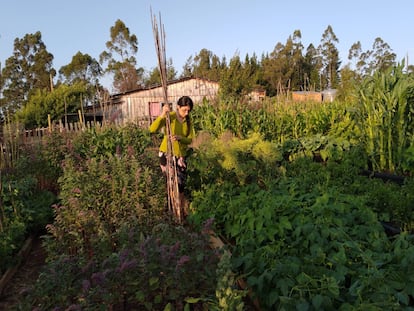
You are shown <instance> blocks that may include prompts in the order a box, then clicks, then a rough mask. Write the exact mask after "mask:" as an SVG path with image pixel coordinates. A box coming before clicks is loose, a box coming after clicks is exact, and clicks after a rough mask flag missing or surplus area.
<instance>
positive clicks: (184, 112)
mask: <svg viewBox="0 0 414 311" xmlns="http://www.w3.org/2000/svg"><path fill="white" fill-rule="evenodd" d="M190 112H191V108H190V107H189V106H178V114H179V116H180V117H181V118H182V119H185V118H186V117H187V116H188V115H189V114H190Z"/></svg>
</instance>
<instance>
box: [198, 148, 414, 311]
mask: <svg viewBox="0 0 414 311" xmlns="http://www.w3.org/2000/svg"><path fill="white" fill-rule="evenodd" d="M232 144H234V145H235V146H234V147H233V146H232ZM222 145H226V147H225V148H223V147H221V145H220V144H217V145H214V144H210V145H209V146H210V147H209V154H213V153H214V152H216V155H217V157H218V158H221V157H223V158H224V155H222V153H224V152H226V150H232V149H233V148H235V149H236V150H237V146H242V145H243V144H240V145H239V142H237V141H233V140H229V141H227V143H226V144H222ZM213 146H215V151H214V150H211V149H214V148H213ZM310 146H312V144H310ZM362 151H363V150H362V149H361V148H356V147H354V148H351V149H349V150H346V151H344V153H343V154H342V156H341V157H330V158H328V159H327V161H325V162H324V164H323V165H322V164H320V163H317V162H314V161H313V158H312V157H299V158H297V159H296V160H294V161H292V162H283V165H284V166H283V167H279V177H278V178H276V179H273V181H272V180H271V179H267V182H266V187H262V186H261V184H260V183H240V182H238V180H237V179H234V177H233V176H232V175H231V174H227V175H226V174H222V175H221V177H220V178H217V179H216V180H211V181H210V180H209V184H203V185H202V187H201V188H199V189H197V190H195V191H194V192H193V193H192V195H193V196H192V203H191V209H192V211H193V213H192V215H191V221H192V222H194V223H195V224H201V223H203V222H204V221H206V220H207V219H209V218H213V219H214V222H215V232H216V233H217V234H219V235H222V236H223V237H224V239H225V240H227V241H229V243H231V251H232V254H233V257H232V258H233V265H234V268H237V269H238V271H239V273H240V274H241V275H247V283H248V285H249V287H250V288H251V290H252V291H253V292H254V293H255V296H256V297H257V298H258V299H259V302H260V306H261V307H262V308H263V309H264V310H274V309H279V308H282V309H287V310H294V309H302V308H303V309H306V310H332V309H340V310H349V309H366V308H368V309H369V308H372V309H389V310H398V309H401V308H404V307H409V306H410V303H411V302H410V298H409V297H410V295H411V294H410V293H411V289H410V288H411V287H410V286H411V284H412V282H413V280H412V278H411V277H410V274H409V273H408V272H404V271H407V269H409V266H410V265H411V264H412V260H413V257H412V253H413V252H414V244H413V243H412V242H413V241H412V238H411V236H410V235H407V234H402V235H400V236H398V238H397V239H395V240H390V239H389V238H388V237H387V236H386V235H385V231H384V228H383V227H382V226H381V224H380V220H383V221H384V220H386V219H387V218H386V217H388V219H390V218H391V219H394V220H395V219H400V220H401V219H402V214H404V213H405V214H407V215H411V214H412V213H411V211H408V209H409V207H410V206H412V195H411V192H412V190H411V187H412V185H411V183H410V182H407V183H406V184H405V185H404V186H399V185H393V184H388V183H384V182H383V181H381V180H370V179H369V178H367V177H364V176H361V175H360V172H361V168H363V163H364V161H363V160H362V161H360V160H361V158H362V159H363V153H362V156H361V152H362ZM233 159H234V162H233V163H234V165H233V166H234V167H235V166H237V165H238V166H243V165H244V163H249V160H248V158H247V159H246V158H245V157H240V158H237V159H236V158H233ZM245 159H246V160H247V161H245ZM241 162H242V163H241ZM229 163H230V162H229ZM213 164H214V165H219V167H221V168H224V167H223V166H222V165H221V164H222V162H220V161H217V162H211V166H214V165H213ZM257 164H258V163H257ZM193 165H197V164H196V163H194V164H193ZM360 165H362V166H360ZM259 166H260V165H258V167H259ZM228 167H230V166H228ZM210 170H211V171H214V168H213V167H212V168H211V169H210ZM254 171H255V172H261V171H260V168H256V169H255V170H254ZM283 172H285V173H283ZM281 173H283V174H281ZM261 176H262V173H258V179H260V177H261ZM398 187H399V188H398ZM391 194H392V195H391ZM397 200H399V202H398V203H397V202H396V201H397ZM409 217H410V219H411V216H409ZM403 258H404V259H403ZM401 260H402V261H403V262H404V263H403V264H402V271H403V272H400V271H401V270H400V268H399V267H398V264H396V263H397V262H399V261H401ZM391 280H392V281H391Z"/></svg>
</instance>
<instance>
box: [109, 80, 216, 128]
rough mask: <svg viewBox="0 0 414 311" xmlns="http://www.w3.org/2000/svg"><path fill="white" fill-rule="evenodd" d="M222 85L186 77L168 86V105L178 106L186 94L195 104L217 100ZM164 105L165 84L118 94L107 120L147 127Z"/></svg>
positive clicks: (112, 103)
mask: <svg viewBox="0 0 414 311" xmlns="http://www.w3.org/2000/svg"><path fill="white" fill-rule="evenodd" d="M218 89H219V83H218V82H213V81H209V80H205V79H200V78H183V79H179V80H175V81H171V82H169V83H168V102H170V103H172V104H173V108H174V109H175V105H176V103H177V100H178V99H179V98H180V97H181V96H184V95H187V96H190V97H191V99H192V100H193V102H194V104H195V105H196V104H198V103H200V102H202V101H203V100H204V99H207V100H210V101H211V100H214V99H216V96H217V93H218ZM162 102H164V92H163V88H162V86H161V85H159V86H155V87H149V88H145V89H139V90H134V91H129V92H125V93H119V94H114V95H112V96H111V97H110V101H109V103H108V104H107V105H106V107H105V112H104V114H105V118H106V119H107V120H111V121H116V122H120V123H124V122H139V123H144V124H145V125H146V124H147V123H149V122H152V120H154V119H155V118H156V117H157V116H158V115H159V114H160V112H161V103H162Z"/></svg>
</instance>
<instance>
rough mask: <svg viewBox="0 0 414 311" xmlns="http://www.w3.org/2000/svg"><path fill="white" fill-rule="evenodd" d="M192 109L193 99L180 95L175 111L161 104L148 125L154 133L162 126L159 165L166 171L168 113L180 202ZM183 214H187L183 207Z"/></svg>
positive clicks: (181, 199) (185, 172) (189, 138)
mask: <svg viewBox="0 0 414 311" xmlns="http://www.w3.org/2000/svg"><path fill="white" fill-rule="evenodd" d="M191 110H193V101H192V99H191V98H190V97H188V96H182V97H180V98H179V99H178V101H177V108H176V111H170V107H169V105H163V107H162V113H161V115H160V116H159V117H158V118H157V119H155V120H154V122H153V123H152V124H151V125H150V128H149V130H150V132H151V133H156V132H158V131H159V130H160V129H162V128H164V137H163V140H162V142H161V145H160V147H159V157H160V166H161V170H162V172H163V173H164V174H166V171H167V152H168V137H167V135H166V130H165V128H166V120H167V118H166V116H167V114H169V119H170V136H171V143H172V145H171V147H172V148H171V153H172V156H173V157H174V158H173V161H172V163H175V165H176V169H177V177H178V189H179V193H180V202H182V205H185V204H183V203H184V200H185V198H184V188H185V180H186V176H187V162H186V157H187V155H188V150H189V145H190V144H191V142H192V140H193V138H194V136H195V133H194V127H193V125H192V123H191V119H190V112H191ZM184 214H187V210H186V208H184Z"/></svg>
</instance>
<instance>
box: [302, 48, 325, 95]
mask: <svg viewBox="0 0 414 311" xmlns="http://www.w3.org/2000/svg"><path fill="white" fill-rule="evenodd" d="M321 69H322V59H321V57H320V55H319V53H318V50H317V49H316V48H315V46H314V45H313V44H312V43H311V44H309V45H308V47H307V48H306V53H305V56H304V60H303V71H304V88H303V89H304V90H305V91H320V90H321V89H322V86H321V78H320V72H321Z"/></svg>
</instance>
